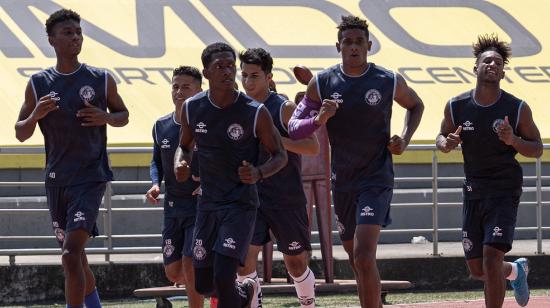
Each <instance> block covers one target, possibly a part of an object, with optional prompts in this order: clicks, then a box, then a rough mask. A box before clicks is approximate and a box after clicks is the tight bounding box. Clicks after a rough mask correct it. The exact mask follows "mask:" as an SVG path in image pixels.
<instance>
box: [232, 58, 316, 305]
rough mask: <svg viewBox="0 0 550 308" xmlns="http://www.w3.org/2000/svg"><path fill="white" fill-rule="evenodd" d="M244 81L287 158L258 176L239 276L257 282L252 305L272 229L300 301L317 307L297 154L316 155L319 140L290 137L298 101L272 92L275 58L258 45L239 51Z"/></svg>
mask: <svg viewBox="0 0 550 308" xmlns="http://www.w3.org/2000/svg"><path fill="white" fill-rule="evenodd" d="M239 59H240V61H241V74H242V78H241V80H242V86H243V89H244V90H245V91H246V94H247V95H248V96H250V97H251V98H253V99H254V100H256V101H258V102H260V103H262V104H263V105H264V106H265V107H266V108H267V110H268V111H269V113H270V114H271V117H272V118H273V122H274V124H275V127H276V128H277V130H278V131H279V133H280V134H281V136H282V138H281V139H282V141H283V146H284V147H285V149H286V152H287V156H288V163H287V164H286V166H285V167H284V168H283V169H281V171H279V172H277V173H276V174H274V175H273V176H271V177H269V178H267V179H265V180H263V181H261V182H259V183H258V184H257V185H258V195H259V197H260V207H259V209H258V214H257V216H256V226H255V231H254V236H253V238H252V242H251V245H250V247H249V248H248V254H247V257H246V264H245V266H244V267H241V268H239V271H238V275H237V279H238V280H239V281H243V280H244V279H245V278H252V279H254V280H255V281H256V283H257V285H258V290H259V291H258V292H257V293H255V297H254V299H253V303H252V307H254V308H256V307H261V306H262V304H261V300H262V294H261V289H260V282H259V279H258V274H257V273H256V266H257V261H258V254H259V253H260V251H261V250H262V246H263V245H265V244H266V243H268V242H269V241H270V231H271V232H273V235H274V236H275V238H276V239H277V249H278V250H279V251H281V252H282V253H283V259H284V262H285V266H286V268H287V270H288V272H289V274H290V276H291V277H292V279H293V280H294V287H295V288H296V293H297V295H298V300H299V302H300V305H301V306H302V307H315V275H314V274H313V272H312V271H311V270H310V269H309V267H308V264H309V254H310V252H311V243H310V234H309V223H308V216H307V207H306V206H307V200H306V196H305V193H304V188H303V186H302V176H301V175H300V172H301V169H302V168H301V166H302V164H301V162H302V158H301V156H300V154H307V155H316V154H318V153H319V143H318V142H317V138H316V137H315V136H310V137H308V138H306V139H302V140H292V139H290V138H289V137H288V128H287V123H288V121H289V120H290V117H291V116H292V113H293V112H294V110H295V109H296V104H295V103H294V102H291V101H289V100H288V99H287V98H284V97H282V96H281V95H280V94H277V93H276V92H271V91H270V88H271V87H272V84H274V83H273V79H272V78H273V74H272V72H271V70H272V68H273V59H272V57H271V55H270V54H269V53H268V52H267V51H266V50H264V49H262V48H249V49H247V50H245V51H243V52H241V53H240V54H239ZM269 159H270V155H269V153H267V152H266V151H265V150H263V149H262V150H261V151H260V162H265V161H268V160H269Z"/></svg>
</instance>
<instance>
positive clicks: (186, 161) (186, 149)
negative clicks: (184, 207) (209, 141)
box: [174, 102, 195, 182]
mask: <svg viewBox="0 0 550 308" xmlns="http://www.w3.org/2000/svg"><path fill="white" fill-rule="evenodd" d="M186 104H187V102H185V103H184V104H183V105H182V107H181V108H182V111H181V117H180V119H179V121H180V123H181V128H180V144H179V146H178V148H177V149H176V154H175V155H174V173H175V174H176V180H177V181H178V182H184V181H186V180H187V179H188V178H189V176H190V175H191V160H192V159H193V147H194V145H195V138H194V137H193V134H192V133H191V129H190V128H189V123H188V122H187V110H186V108H185V106H186Z"/></svg>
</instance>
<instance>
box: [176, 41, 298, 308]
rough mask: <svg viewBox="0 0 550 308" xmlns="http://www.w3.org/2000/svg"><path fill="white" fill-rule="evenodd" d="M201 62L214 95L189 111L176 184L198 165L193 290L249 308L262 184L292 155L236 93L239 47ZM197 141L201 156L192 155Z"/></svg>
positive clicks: (213, 52) (203, 96)
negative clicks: (248, 269) (249, 256)
mask: <svg viewBox="0 0 550 308" xmlns="http://www.w3.org/2000/svg"><path fill="white" fill-rule="evenodd" d="M201 60H202V63H203V66H204V69H203V76H204V77H205V78H206V79H208V84H209V90H208V91H205V92H202V93H200V94H197V95H195V96H194V97H192V98H190V99H188V100H187V101H186V102H185V104H184V108H183V110H182V114H181V120H180V123H181V125H182V129H181V133H180V146H179V148H178V150H177V151H176V155H175V162H174V165H175V168H174V169H175V170H174V172H175V173H176V178H177V180H178V181H184V180H186V179H187V178H189V176H190V173H191V170H190V168H191V167H190V164H191V163H192V160H193V159H198V161H199V173H200V181H201V188H202V196H201V198H200V201H199V205H198V211H197V218H196V223H195V234H194V236H193V238H194V247H193V266H194V267H195V287H196V289H197V291H198V292H199V293H201V294H203V295H206V294H210V293H212V292H214V291H215V293H216V295H217V298H218V307H219V308H227V307H240V306H245V307H250V303H251V299H252V294H253V292H254V290H253V288H254V281H253V280H251V279H247V280H245V281H244V283H243V284H242V285H241V286H240V287H238V288H236V287H235V277H236V273H237V267H238V266H239V265H243V264H244V263H245V257H246V252H247V250H248V246H249V245H250V240H251V238H252V234H253V231H254V222H255V218H256V209H257V207H258V205H259V200H258V192H257V188H256V182H258V181H260V180H262V179H265V178H268V177H270V176H272V175H273V174H275V173H277V172H278V171H279V170H280V169H281V168H283V167H284V166H285V165H286V163H287V155H286V152H285V151H284V148H283V145H282V144H281V137H280V135H279V133H278V132H277V130H276V129H275V127H274V125H273V121H272V119H271V116H270V115H269V112H268V111H267V109H266V108H265V107H264V106H263V105H262V104H260V103H258V102H256V101H254V100H253V99H251V98H249V97H248V96H246V95H245V94H244V93H241V92H239V91H237V90H235V88H234V86H235V75H236V73H237V68H236V64H235V61H236V55H235V51H234V50H233V48H231V46H229V45H227V44H225V43H214V44H210V45H208V46H207V47H206V48H205V49H204V50H203V52H202V56H201ZM195 142H196V145H197V148H198V149H197V151H196V152H195V153H193V148H194V146H195ZM260 144H261V145H262V146H263V148H264V149H265V150H266V151H267V152H268V153H269V154H270V155H271V159H270V160H269V161H267V162H265V163H263V164H258V154H259V146H260ZM193 154H194V155H193ZM239 291H240V292H239ZM239 293H240V294H239ZM239 295H240V296H239Z"/></svg>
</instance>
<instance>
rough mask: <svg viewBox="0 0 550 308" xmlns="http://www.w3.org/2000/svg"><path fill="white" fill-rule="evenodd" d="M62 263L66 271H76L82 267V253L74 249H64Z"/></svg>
mask: <svg viewBox="0 0 550 308" xmlns="http://www.w3.org/2000/svg"><path fill="white" fill-rule="evenodd" d="M61 262H62V263H63V268H64V269H65V271H74V270H76V269H78V268H81V267H82V252H80V251H78V252H77V251H75V250H73V249H63V253H62V255H61Z"/></svg>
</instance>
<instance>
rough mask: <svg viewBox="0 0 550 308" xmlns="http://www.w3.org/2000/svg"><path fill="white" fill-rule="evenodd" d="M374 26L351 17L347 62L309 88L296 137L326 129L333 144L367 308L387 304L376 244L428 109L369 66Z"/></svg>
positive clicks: (294, 126) (337, 193) (346, 22)
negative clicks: (400, 115)
mask: <svg viewBox="0 0 550 308" xmlns="http://www.w3.org/2000/svg"><path fill="white" fill-rule="evenodd" d="M371 44H372V43H371V41H369V30H368V25H367V22H366V21H365V20H363V19H361V18H359V17H355V16H345V17H342V21H341V22H340V24H339V25H338V42H337V43H336V49H337V50H338V52H340V53H341V56H342V63H341V64H337V65H334V66H332V67H330V68H328V69H326V70H324V71H322V72H320V73H319V74H318V75H317V76H316V78H314V79H312V80H311V81H310V83H309V84H308V87H307V91H306V96H305V97H304V99H302V101H301V102H300V104H299V105H298V108H297V109H296V111H295V113H294V114H293V116H292V119H291V120H290V122H289V133H290V137H291V138H293V139H300V138H303V137H304V136H310V135H311V134H312V133H313V132H314V131H315V130H316V129H317V128H318V127H320V126H321V125H324V124H326V127H327V131H328V135H329V141H330V145H331V168H332V175H331V180H332V197H333V201H334V211H335V215H336V219H337V220H336V223H337V227H338V231H339V233H340V238H341V240H342V243H343V245H344V249H345V251H346V252H347V254H348V256H349V261H350V263H351V266H352V268H353V271H354V273H355V277H356V280H357V290H358V293H359V299H360V301H361V306H362V307H369V308H378V307H380V306H381V305H382V304H381V301H380V292H381V286H380V275H379V273H378V268H377V266H376V246H377V243H378V239H379V235H380V229H381V227H383V226H387V225H389V224H390V222H391V219H390V202H391V199H392V194H393V183H394V174H393V163H392V154H397V155H399V154H401V153H403V151H404V150H405V148H406V147H407V145H408V144H409V142H410V140H411V138H412V136H413V133H414V131H415V130H416V128H417V127H418V124H419V123H420V119H421V117H422V112H423V110H424V104H423V103H422V100H421V99H420V98H419V97H418V95H417V94H416V92H415V91H414V90H413V89H411V88H409V87H408V86H407V83H406V82H405V80H404V79H403V77H402V76H401V75H399V74H396V73H394V72H392V71H388V70H386V69H384V68H382V67H380V66H378V65H375V64H374V63H369V62H367V52H368V51H369V49H370V47H371ZM394 100H395V101H396V102H397V103H398V104H399V105H400V106H401V107H403V108H405V109H407V114H406V117H405V126H404V129H403V132H402V134H401V136H397V135H394V136H393V137H391V138H390V122H391V121H390V120H391V112H392V103H393V101H394Z"/></svg>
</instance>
